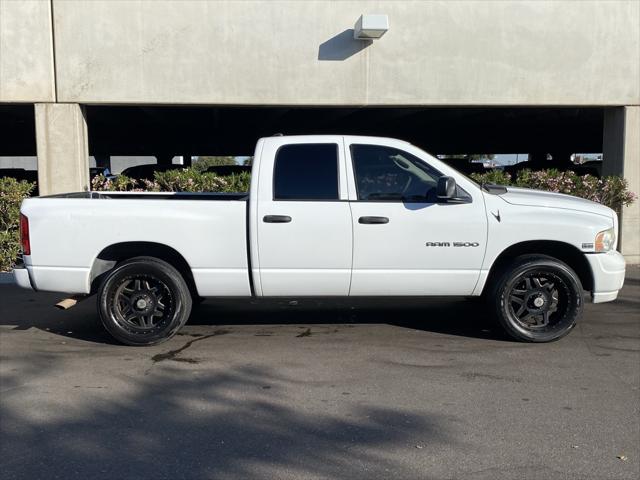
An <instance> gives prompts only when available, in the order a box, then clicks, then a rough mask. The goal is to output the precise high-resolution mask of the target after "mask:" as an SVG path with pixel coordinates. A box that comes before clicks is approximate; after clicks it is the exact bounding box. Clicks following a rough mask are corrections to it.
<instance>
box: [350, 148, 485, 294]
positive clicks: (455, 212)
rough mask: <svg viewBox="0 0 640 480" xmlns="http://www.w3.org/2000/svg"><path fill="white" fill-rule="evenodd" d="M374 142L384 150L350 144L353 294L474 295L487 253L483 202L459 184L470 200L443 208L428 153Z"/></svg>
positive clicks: (447, 204)
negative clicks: (439, 201)
mask: <svg viewBox="0 0 640 480" xmlns="http://www.w3.org/2000/svg"><path fill="white" fill-rule="evenodd" d="M372 141H373V140H372ZM375 141H379V142H381V143H382V144H375V145H374V144H368V143H366V141H364V140H363V139H359V138H357V137H353V138H350V137H345V144H346V145H345V146H346V151H347V155H348V157H349V159H348V162H347V165H348V175H349V179H350V198H351V200H352V201H351V210H352V215H353V218H352V223H353V231H354V245H353V249H354V250H353V274H352V280H351V290H350V294H351V295H470V294H471V292H472V291H473V289H474V287H475V285H476V282H477V280H478V277H479V274H480V268H481V265H482V260H483V257H484V252H485V248H486V238H487V220H486V216H485V209H484V202H483V198H482V194H481V193H480V191H479V190H478V189H476V188H470V187H471V186H472V185H470V182H465V181H463V180H462V179H461V183H464V184H465V185H466V187H467V190H468V191H465V190H464V189H463V188H460V189H459V195H460V196H461V197H463V198H464V199H465V200H464V201H461V202H460V203H438V201H437V196H436V184H437V180H438V178H439V177H440V176H441V175H442V172H441V171H439V170H437V169H436V168H435V167H433V166H431V165H430V164H429V163H428V162H427V161H425V160H426V159H425V158H422V157H428V156H427V155H426V154H425V153H424V152H422V151H420V150H419V149H417V148H416V147H413V146H412V145H409V144H405V143H404V142H398V141H393V140H390V139H389V140H384V139H375ZM385 142H386V144H385ZM442 167H443V166H442V165H440V168H442ZM445 168H446V167H445ZM449 173H450V172H449ZM459 187H460V185H459Z"/></svg>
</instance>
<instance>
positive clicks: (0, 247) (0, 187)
mask: <svg viewBox="0 0 640 480" xmlns="http://www.w3.org/2000/svg"><path fill="white" fill-rule="evenodd" d="M34 188H35V184H34V183H31V182H27V181H24V180H21V181H18V180H16V179H14V178H10V177H0V272H4V271H7V270H10V269H11V268H12V267H13V265H14V263H15V260H16V258H17V257H18V254H19V253H20V204H21V203H22V200H24V199H25V198H26V197H28V196H29V195H31V192H33V189H34Z"/></svg>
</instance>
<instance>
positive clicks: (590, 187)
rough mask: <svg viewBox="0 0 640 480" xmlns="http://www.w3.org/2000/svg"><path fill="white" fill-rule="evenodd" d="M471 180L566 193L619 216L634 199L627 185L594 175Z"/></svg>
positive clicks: (496, 175) (497, 175) (545, 173)
mask: <svg viewBox="0 0 640 480" xmlns="http://www.w3.org/2000/svg"><path fill="white" fill-rule="evenodd" d="M470 177H471V178H472V179H473V180H475V181H476V182H478V183H480V184H483V183H484V184H497V185H507V186H509V185H511V186H515V187H524V188H533V189H536V190H545V191H548V192H556V193H565V194H567V195H574V196H576V197H581V198H586V199H587V200H591V201H593V202H598V203H602V204H603V205H606V206H607V207H609V208H612V209H614V210H615V211H616V212H618V213H620V210H622V207H623V206H626V205H631V204H632V203H633V202H634V201H635V200H636V199H637V196H636V194H635V193H633V192H630V191H629V184H628V183H627V181H626V180H625V179H624V178H622V177H618V176H609V177H603V178H597V177H594V176H593V175H577V174H576V173H574V172H572V171H563V172H561V171H559V170H556V169H549V170H538V171H532V170H528V169H525V170H521V171H519V172H518V173H517V175H516V176H515V178H514V177H513V176H512V175H510V174H509V173H506V172H503V171H502V170H492V171H490V172H487V173H472V174H471V175H470Z"/></svg>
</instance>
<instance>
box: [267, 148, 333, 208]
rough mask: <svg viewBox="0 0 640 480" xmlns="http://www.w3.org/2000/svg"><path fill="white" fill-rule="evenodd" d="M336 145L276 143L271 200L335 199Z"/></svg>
mask: <svg viewBox="0 0 640 480" xmlns="http://www.w3.org/2000/svg"><path fill="white" fill-rule="evenodd" d="M338 198H339V197H338V145H337V144H335V143H313V144H310V143H305V144H292V145H284V146H282V147H280V149H279V150H278V152H277V153H276V158H275V165H274V172H273V199H274V200H338Z"/></svg>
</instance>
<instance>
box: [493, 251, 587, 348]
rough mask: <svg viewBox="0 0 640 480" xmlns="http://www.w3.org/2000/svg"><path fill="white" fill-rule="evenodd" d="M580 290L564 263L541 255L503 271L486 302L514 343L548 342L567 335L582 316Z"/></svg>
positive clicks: (523, 258) (520, 261) (518, 258)
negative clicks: (518, 341)
mask: <svg viewBox="0 0 640 480" xmlns="http://www.w3.org/2000/svg"><path fill="white" fill-rule="evenodd" d="M583 295H584V293H583V290H582V285H581V283H580V279H579V278H578V276H577V275H576V273H575V272H574V271H573V270H572V269H571V268H570V267H569V266H568V265H566V264H565V263H563V262H561V261H560V260H557V259H555V258H552V257H547V256H542V255H525V256H521V257H517V258H516V259H514V261H513V262H512V263H511V264H510V265H509V266H508V267H507V268H505V269H504V270H503V272H502V274H501V275H500V277H499V279H498V281H497V282H496V283H495V285H494V288H493V292H492V295H490V296H489V302H490V305H491V306H492V308H493V310H494V312H495V315H496V317H497V320H498V321H499V323H500V324H501V325H502V327H503V328H504V329H505V331H506V332H507V333H508V334H509V335H510V336H511V337H513V338H515V339H517V340H522V341H527V342H551V341H553V340H558V339H559V338H562V337H564V336H565V335H567V334H568V333H569V332H570V331H571V330H572V329H573V327H574V326H575V324H576V322H577V320H578V319H579V318H580V316H581V315H582V308H583Z"/></svg>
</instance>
